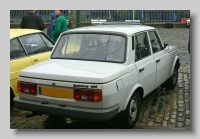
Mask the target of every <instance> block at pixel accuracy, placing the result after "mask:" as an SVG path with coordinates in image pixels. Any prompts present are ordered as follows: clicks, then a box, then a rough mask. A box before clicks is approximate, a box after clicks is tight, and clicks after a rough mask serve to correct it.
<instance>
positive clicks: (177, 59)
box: [170, 56, 180, 76]
mask: <svg viewBox="0 0 200 139" xmlns="http://www.w3.org/2000/svg"><path fill="white" fill-rule="evenodd" d="M176 64H178V69H179V67H180V63H179V57H178V56H176V57H175V59H174V62H173V65H172V68H171V71H170V76H171V75H172V72H173V69H174V67H175V65H176Z"/></svg>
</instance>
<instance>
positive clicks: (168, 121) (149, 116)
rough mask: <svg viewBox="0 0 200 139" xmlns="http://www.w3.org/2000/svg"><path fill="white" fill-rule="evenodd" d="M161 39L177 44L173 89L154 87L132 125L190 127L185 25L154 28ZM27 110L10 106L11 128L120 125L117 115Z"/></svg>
mask: <svg viewBox="0 0 200 139" xmlns="http://www.w3.org/2000/svg"><path fill="white" fill-rule="evenodd" d="M158 32H159V34H160V36H161V38H162V41H163V42H164V43H168V44H171V45H175V46H177V47H178V48H179V52H180V62H181V67H180V69H179V75H178V83H177V86H176V87H175V89H172V90H166V89H165V88H160V87H159V88H157V89H156V90H155V91H154V92H152V93H151V94H149V95H148V96H146V97H145V98H144V100H143V103H142V105H141V109H140V113H139V119H138V121H137V123H136V125H135V127H134V128H133V129H162V128H164V129H172V128H177V129H190V59H189V55H188V50H187V43H188V34H189V29H187V28H178V29H164V28H158ZM29 113H31V112H29V111H23V110H19V109H17V108H15V107H12V108H11V109H10V128H11V129H109V128H110V129H120V128H123V123H122V122H121V120H120V115H118V116H116V117H115V118H113V119H112V120H109V121H107V122H102V123H94V122H88V121H83V120H81V121H80V120H74V119H70V118H56V117H49V116H47V115H42V116H33V117H30V118H25V116H26V114H29Z"/></svg>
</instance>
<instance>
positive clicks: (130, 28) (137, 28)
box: [67, 24, 155, 36]
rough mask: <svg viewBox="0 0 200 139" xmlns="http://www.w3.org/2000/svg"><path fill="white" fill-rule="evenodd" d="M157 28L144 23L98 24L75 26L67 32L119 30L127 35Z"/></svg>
mask: <svg viewBox="0 0 200 139" xmlns="http://www.w3.org/2000/svg"><path fill="white" fill-rule="evenodd" d="M152 29H155V28H154V27H150V26H144V25H123V24H120V25H113V24H112V25H96V26H86V27H80V28H75V29H72V30H69V31H67V32H75V31H80V32H92V31H94V32H95V31H97V32H99V31H101V32H102V31H105V32H118V33H124V34H126V35H128V36H129V35H132V34H134V33H137V32H141V31H145V30H152Z"/></svg>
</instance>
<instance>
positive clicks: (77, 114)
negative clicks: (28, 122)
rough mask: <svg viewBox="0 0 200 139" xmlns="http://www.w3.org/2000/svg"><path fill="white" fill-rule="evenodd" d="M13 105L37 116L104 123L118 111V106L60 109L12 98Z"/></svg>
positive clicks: (51, 105) (66, 107)
mask: <svg viewBox="0 0 200 139" xmlns="http://www.w3.org/2000/svg"><path fill="white" fill-rule="evenodd" d="M14 105H15V106H16V107H17V108H19V109H23V110H28V111H32V112H35V113H38V114H47V115H54V116H62V117H74V118H81V119H88V120H94V121H105V120H109V119H111V118H112V117H114V116H115V115H116V114H117V113H118V110H119V104H117V105H114V106H112V107H109V108H105V109H92V108H81V107H73V106H65V107H61V106H59V105H58V104H49V103H48V104H41V102H37V101H31V100H27V99H22V98H19V97H15V98H14Z"/></svg>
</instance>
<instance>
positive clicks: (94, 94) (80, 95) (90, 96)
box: [74, 89, 102, 101]
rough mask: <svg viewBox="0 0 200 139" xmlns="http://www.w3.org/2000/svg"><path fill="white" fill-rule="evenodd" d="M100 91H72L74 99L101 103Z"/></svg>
mask: <svg viewBox="0 0 200 139" xmlns="http://www.w3.org/2000/svg"><path fill="white" fill-rule="evenodd" d="M101 98H102V91H101V90H100V89H95V90H87V89H74V99H80V100H89V101H101Z"/></svg>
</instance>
